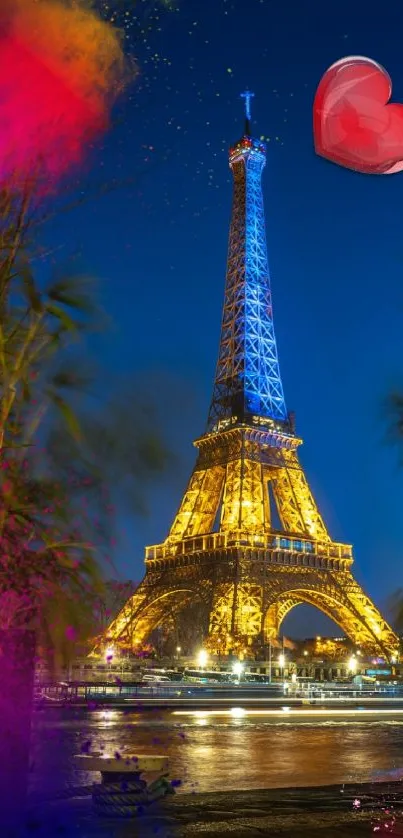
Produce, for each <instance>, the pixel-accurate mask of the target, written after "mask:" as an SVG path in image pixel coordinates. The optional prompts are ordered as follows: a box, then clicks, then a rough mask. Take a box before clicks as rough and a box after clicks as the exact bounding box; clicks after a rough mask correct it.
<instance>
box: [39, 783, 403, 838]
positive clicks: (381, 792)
mask: <svg viewBox="0 0 403 838" xmlns="http://www.w3.org/2000/svg"><path fill="white" fill-rule="evenodd" d="M402 773H403V772H402ZM33 827H34V834H35V835H36V836H37V838H50V836H52V838H53V836H55V835H57V834H63V836H64V838H149V837H150V838H151V836H158V838H197V836H203V838H222V837H223V838H224V837H225V836H230V835H231V836H234V838H235V836H236V838H257V836H262V835H266V834H267V835H270V836H271V838H274V836H279V838H280V836H281V838H336V836H337V838H363V836H370V835H377V836H380V838H381V836H386V835H393V836H395V838H398V837H399V838H400V836H403V783H401V782H393V783H371V784H367V783H365V784H364V783H362V784H354V785H352V784H351V785H345V786H322V787H319V788H299V789H262V790H251V791H238V792H214V793H208V794H199V793H197V794H178V795H173V796H169V797H167V798H165V799H164V800H163V801H162V802H160V803H158V804H154V806H153V807H152V808H149V809H147V810H146V811H145V812H144V814H142V815H140V816H139V817H138V818H137V819H136V820H134V821H133V820H132V821H126V822H122V821H116V820H103V819H102V820H99V819H98V818H97V817H96V816H95V815H94V814H93V813H92V809H91V799H90V798H89V797H82V798H75V799H72V800H69V801H63V802H62V801H59V802H54V803H49V804H47V805H46V806H44V805H42V806H41V807H39V808H38V807H37V808H36V809H34V810H32V813H31V816H30V829H29V830H28V829H27V831H26V832H25V834H26V835H27V836H28V835H29V836H32V834H33V831H32V829H33Z"/></svg>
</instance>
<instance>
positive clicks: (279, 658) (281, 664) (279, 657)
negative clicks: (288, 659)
mask: <svg viewBox="0 0 403 838" xmlns="http://www.w3.org/2000/svg"><path fill="white" fill-rule="evenodd" d="M278 662H279V664H280V666H281V668H282V669H284V664H285V655H283V654H281V655H279V656H278Z"/></svg>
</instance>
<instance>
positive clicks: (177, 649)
mask: <svg viewBox="0 0 403 838" xmlns="http://www.w3.org/2000/svg"><path fill="white" fill-rule="evenodd" d="M181 651H182V646H177V647H176V656H177V658H178V659H179V655H180V653H181Z"/></svg>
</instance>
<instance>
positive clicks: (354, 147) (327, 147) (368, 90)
mask: <svg viewBox="0 0 403 838" xmlns="http://www.w3.org/2000/svg"><path fill="white" fill-rule="evenodd" d="M391 93H392V82H391V79H390V77H389V75H388V73H387V72H386V70H385V69H384V68H383V67H381V65H380V64H377V62H376V61H372V59H371V58H364V57H362V56H350V57H348V58H342V59H341V60H340V61H337V62H336V64H333V65H332V66H331V67H329V69H328V70H327V71H326V73H325V74H324V76H323V77H322V79H321V81H320V83H319V87H318V89H317V91H316V96H315V101H314V103H313V133H314V143H315V151H316V153H317V154H320V155H321V156H322V157H326V158H327V159H328V160H331V161H332V162H333V163H337V164H338V165H339V166H344V167H346V168H347V169H354V170H355V171H357V172H364V173H365V174H377V175H386V174H389V175H390V174H393V173H395V172H400V171H401V170H402V169H403V105H399V104H388V102H389V99H390V96H391Z"/></svg>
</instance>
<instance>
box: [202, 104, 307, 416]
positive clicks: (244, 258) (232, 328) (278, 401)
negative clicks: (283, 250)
mask: <svg viewBox="0 0 403 838" xmlns="http://www.w3.org/2000/svg"><path fill="white" fill-rule="evenodd" d="M252 96H253V94H252V93H250V92H249V91H247V92H246V93H243V94H242V98H244V99H245V111H246V114H245V117H246V118H245V132H244V135H243V136H242V138H241V139H240V140H239V142H238V143H236V145H235V146H233V147H232V148H231V149H230V153H229V164H230V168H231V170H232V174H233V178H234V192H233V203H232V217H231V227H230V235H229V248H228V262H227V277H226V286H225V299H224V310H223V317H222V326H221V340H220V348H219V356H218V363H217V369H216V376H215V382H214V389H213V398H212V402H211V407H210V412H209V419H208V431H210V432H211V431H217V430H220V429H221V428H223V427H225V426H227V425H229V424H231V425H234V424H239V423H240V424H250V423H253V424H256V421H257V419H260V420H265V419H267V420H268V424H271V422H275V423H279V424H280V425H281V426H282V429H283V430H284V431H285V432H287V431H288V432H290V430H291V425H290V422H289V418H288V415H287V409H286V405H285V400H284V393H283V385H282V382H281V376H280V368H279V362H278V356H277V346H276V338H275V334H274V323H273V309H272V300H271V289H270V274H269V265H268V258H267V244H266V229H265V217H264V204H263V193H262V172H263V169H264V166H265V164H266V145H265V143H263V142H261V141H260V140H256V139H253V137H252V136H251V127H250V126H251V108H250V105H251V98H252ZM270 420H271V422H270ZM260 423H262V421H261V422H260Z"/></svg>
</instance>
